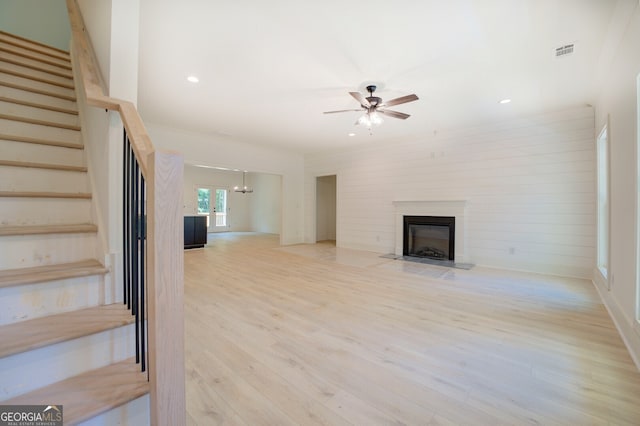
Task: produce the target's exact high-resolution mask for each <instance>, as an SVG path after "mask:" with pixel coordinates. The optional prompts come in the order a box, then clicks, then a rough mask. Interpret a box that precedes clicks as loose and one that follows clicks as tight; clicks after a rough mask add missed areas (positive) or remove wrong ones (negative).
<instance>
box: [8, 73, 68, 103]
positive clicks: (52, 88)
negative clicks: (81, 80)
mask: <svg viewBox="0 0 640 426" xmlns="http://www.w3.org/2000/svg"><path fill="white" fill-rule="evenodd" d="M0 84H2V85H4V86H8V87H13V88H14V89H20V90H25V91H27V92H33V93H39V94H41V95H47V96H53V97H56V98H60V99H65V100H67V101H74V102H75V100H76V94H75V91H74V90H73V89H67V88H66V87H59V86H56V85H52V84H49V83H43V82H40V81H35V80H31V79H29V78H26V77H19V76H16V75H12V74H6V73H4V72H2V71H1V70H0Z"/></svg>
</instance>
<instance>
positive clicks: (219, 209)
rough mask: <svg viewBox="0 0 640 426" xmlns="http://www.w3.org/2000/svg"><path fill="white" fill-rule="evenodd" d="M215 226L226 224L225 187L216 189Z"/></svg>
mask: <svg viewBox="0 0 640 426" xmlns="http://www.w3.org/2000/svg"><path fill="white" fill-rule="evenodd" d="M216 226H227V190H226V189H216Z"/></svg>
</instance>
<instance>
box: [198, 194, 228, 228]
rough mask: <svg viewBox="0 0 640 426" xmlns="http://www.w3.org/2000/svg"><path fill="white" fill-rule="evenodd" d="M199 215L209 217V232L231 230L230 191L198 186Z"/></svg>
mask: <svg viewBox="0 0 640 426" xmlns="http://www.w3.org/2000/svg"><path fill="white" fill-rule="evenodd" d="M196 194H197V197H198V200H197V203H198V204H197V205H198V215H202V216H206V217H207V232H221V231H227V230H228V228H229V207H228V205H227V200H228V195H229V190H228V189H226V188H218V187H215V186H202V185H200V186H198V187H197V188H196Z"/></svg>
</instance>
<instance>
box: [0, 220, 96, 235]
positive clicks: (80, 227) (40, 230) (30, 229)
mask: <svg viewBox="0 0 640 426" xmlns="http://www.w3.org/2000/svg"><path fill="white" fill-rule="evenodd" d="M97 231H98V227H97V226H96V225H93V224H90V223H79V224H69V225H28V226H0V236H9V235H35V234H75V233H85V232H97Z"/></svg>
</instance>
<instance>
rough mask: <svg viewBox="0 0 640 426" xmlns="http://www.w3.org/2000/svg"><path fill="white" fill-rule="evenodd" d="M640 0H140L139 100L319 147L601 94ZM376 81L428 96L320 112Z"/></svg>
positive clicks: (213, 123) (152, 108)
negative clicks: (370, 124) (371, 116)
mask: <svg viewBox="0 0 640 426" xmlns="http://www.w3.org/2000/svg"><path fill="white" fill-rule="evenodd" d="M635 4H637V3H636V2H635V0H619V1H617V0H475V1H472V0H448V1H444V0H395V1H391V0H367V1H365V0H322V1H317V0H316V1H311V0H268V1H266V0H233V1H231V0H228V1H221V0H215V1H211V0H181V1H174V0H142V1H141V10H140V17H141V22H140V31H141V33H140V78H139V97H138V105H139V109H140V111H141V113H142V115H143V118H144V119H145V121H148V122H150V123H158V124H164V125H167V126H171V127H177V128H184V129H190V130H193V131H199V132H206V133H211V134H214V135H223V136H226V137H230V138H232V139H235V140H240V141H245V142H251V143H257V144H265V145H270V146H277V147H283V148H287V149H292V150H295V151H298V152H315V151H322V150H327V149H334V148H337V147H345V146H351V145H354V144H359V143H366V142H368V141H372V140H376V141H380V140H389V141H391V140H394V141H395V140H400V139H405V138H410V139H416V138H420V137H424V135H425V134H430V133H432V132H433V131H435V130H441V129H445V128H457V127H462V126H468V125H473V124H477V123H483V122H488V121H499V120H504V119H508V118H509V117H512V116H519V115H523V114H528V113H535V112H540V111H549V110H557V109H563V108H566V107H573V106H577V105H584V104H592V103H594V101H595V96H596V93H597V85H598V78H599V74H600V73H601V72H602V70H603V69H604V68H603V64H606V63H607V62H608V61H609V60H610V58H611V54H612V52H613V51H614V50H615V47H616V40H617V38H618V37H619V36H620V28H621V27H622V29H624V25H625V24H626V21H625V18H626V16H625V15H626V13H625V12H628V11H629V10H630V9H629V8H632V7H635ZM632 5H634V6H632ZM567 43H575V52H574V54H573V55H571V56H569V57H564V58H555V53H554V50H555V48H556V47H558V46H560V45H563V44H567ZM191 74H193V75H196V76H197V77H198V78H199V79H200V82H199V83H197V84H193V83H189V82H188V81H187V80H186V78H187V76H188V75H191ZM368 83H375V84H377V85H378V87H379V89H378V91H377V92H376V93H377V95H378V96H380V97H382V98H383V99H391V98H394V97H398V96H403V95H407V94H410V93H415V94H417V95H418V96H419V98H420V100H418V101H416V102H413V103H408V104H404V105H398V106H395V107H393V108H391V109H394V110H397V111H401V112H405V113H408V114H411V117H410V118H409V119H407V120H404V121H403V120H397V119H393V118H385V122H384V123H383V124H382V125H381V126H380V127H378V128H374V130H373V135H369V132H368V130H367V129H366V128H362V127H361V126H354V122H355V121H356V119H357V118H358V117H359V115H360V114H359V113H357V112H349V113H343V114H330V115H325V114H322V112H323V111H329V110H338V109H348V108H357V107H358V104H357V102H356V101H355V100H354V99H353V98H351V96H349V94H348V92H349V91H355V90H358V91H362V92H364V90H365V89H364V87H365V86H366V85H367V84H368ZM503 98H511V99H512V100H513V101H512V102H511V103H510V104H506V105H501V104H499V103H498V101H499V100H501V99H503ZM349 132H355V133H356V136H354V137H349V136H348V135H347V134H348V133H349Z"/></svg>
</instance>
